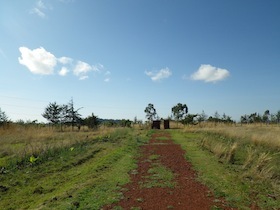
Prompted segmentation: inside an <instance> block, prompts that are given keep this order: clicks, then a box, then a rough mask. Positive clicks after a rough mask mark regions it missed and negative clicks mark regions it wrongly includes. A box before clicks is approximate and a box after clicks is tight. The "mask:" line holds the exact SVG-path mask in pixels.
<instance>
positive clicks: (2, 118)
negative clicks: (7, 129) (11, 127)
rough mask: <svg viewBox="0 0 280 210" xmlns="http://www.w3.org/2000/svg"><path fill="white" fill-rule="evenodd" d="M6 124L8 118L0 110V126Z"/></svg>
mask: <svg viewBox="0 0 280 210" xmlns="http://www.w3.org/2000/svg"><path fill="white" fill-rule="evenodd" d="M7 122H8V117H7V115H6V113H5V112H4V111H2V110H1V108H0V126H2V125H5V124H6V123H7Z"/></svg>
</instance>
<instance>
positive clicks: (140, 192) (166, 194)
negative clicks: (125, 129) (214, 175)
mask: <svg viewBox="0 0 280 210" xmlns="http://www.w3.org/2000/svg"><path fill="white" fill-rule="evenodd" d="M163 139H164V140H163ZM184 154H185V151H184V150H183V149H182V148H181V147H180V145H177V144H175V143H174V142H173V141H172V139H171V136H170V134H169V133H167V132H163V131H158V132H156V133H154V134H153V135H152V137H151V139H150V141H149V143H148V144H146V145H143V146H142V147H141V156H140V158H139V159H138V168H137V172H135V171H134V173H132V174H131V182H130V183H128V184H127V185H125V186H124V189H125V190H123V194H124V197H123V199H122V200H120V201H119V202H118V203H114V204H112V205H109V206H106V207H104V208H103V209H107V210H108V209H113V208H114V207H117V206H120V207H122V208H123V209H142V210H153V209H158V210H162V209H179V210H180V209H182V210H188V209H190V210H199V209H211V208H212V207H214V206H216V207H219V209H232V208H230V207H228V206H227V205H226V204H225V202H224V201H223V199H217V198H215V197H214V196H213V193H212V192H211V190H209V189H208V188H207V187H206V186H205V185H203V184H201V183H199V182H198V181H197V174H196V172H195V171H194V170H193V169H192V165H191V163H189V162H188V161H187V160H186V159H185V158H184ZM151 155H156V156H157V157H158V159H157V161H159V162H160V164H162V165H163V166H165V167H166V168H168V169H170V170H171V171H172V172H173V174H174V180H173V181H175V182H176V185H175V187H173V188H170V187H152V188H145V187H143V185H142V186H141V183H143V182H145V179H146V178H147V176H149V175H150V174H149V173H148V170H149V169H150V168H151V164H152V161H151V158H149V157H151Z"/></svg>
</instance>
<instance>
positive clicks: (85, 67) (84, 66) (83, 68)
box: [73, 61, 92, 76]
mask: <svg viewBox="0 0 280 210" xmlns="http://www.w3.org/2000/svg"><path fill="white" fill-rule="evenodd" d="M91 70H92V67H91V66H90V65H89V64H88V63H85V62H83V61H78V63H77V65H76V67H75V68H74V70H73V73H74V75H76V76H80V75H83V74H86V73H88V72H89V71H91Z"/></svg>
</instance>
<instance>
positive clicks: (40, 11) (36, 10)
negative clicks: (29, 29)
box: [30, 0, 51, 18]
mask: <svg viewBox="0 0 280 210" xmlns="http://www.w3.org/2000/svg"><path fill="white" fill-rule="evenodd" d="M50 8H51V7H47V6H46V5H45V3H44V2H43V1H42V0H39V1H37V2H36V4H35V6H34V7H33V8H32V9H31V10H30V13H31V14H36V15H38V16H39V17H40V18H45V17H46V16H47V15H46V13H45V11H47V10H49V9H50Z"/></svg>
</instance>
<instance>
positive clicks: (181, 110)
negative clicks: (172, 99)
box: [171, 103, 188, 121]
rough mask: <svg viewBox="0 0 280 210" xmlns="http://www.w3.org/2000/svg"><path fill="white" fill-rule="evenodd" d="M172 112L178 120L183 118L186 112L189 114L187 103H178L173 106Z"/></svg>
mask: <svg viewBox="0 0 280 210" xmlns="http://www.w3.org/2000/svg"><path fill="white" fill-rule="evenodd" d="M171 111H172V114H173V116H174V118H175V120H176V121H179V120H182V119H183V118H184V116H185V115H186V114H188V106H187V105H186V104H181V103H178V104H177V105H176V106H173V107H172V109H171Z"/></svg>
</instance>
